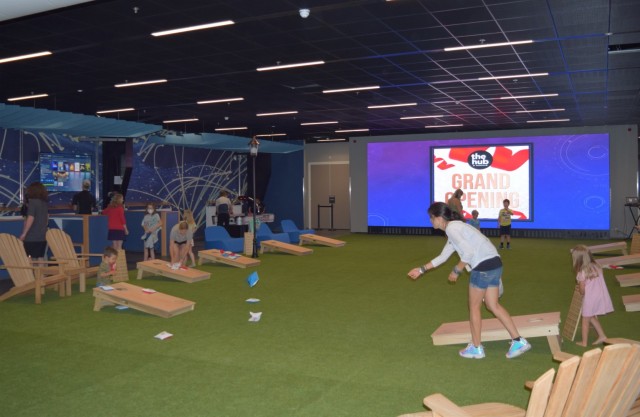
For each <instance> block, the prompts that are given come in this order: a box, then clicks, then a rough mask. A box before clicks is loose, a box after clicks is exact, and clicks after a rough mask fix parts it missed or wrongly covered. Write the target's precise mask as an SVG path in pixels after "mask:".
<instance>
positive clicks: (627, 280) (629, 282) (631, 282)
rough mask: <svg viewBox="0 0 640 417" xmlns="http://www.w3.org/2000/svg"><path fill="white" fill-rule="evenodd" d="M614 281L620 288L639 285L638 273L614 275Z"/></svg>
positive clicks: (639, 274) (639, 276)
mask: <svg viewBox="0 0 640 417" xmlns="http://www.w3.org/2000/svg"><path fill="white" fill-rule="evenodd" d="M616 280H617V281H618V282H619V283H620V286H621V287H635V286H636V285H640V273H637V274H624V275H616Z"/></svg>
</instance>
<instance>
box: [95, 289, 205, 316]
mask: <svg viewBox="0 0 640 417" xmlns="http://www.w3.org/2000/svg"><path fill="white" fill-rule="evenodd" d="M111 287H113V290H110V291H105V290H103V289H102V288H101V287H96V288H94V289H93V296H94V297H95V299H96V301H95V304H94V306H93V311H100V310H101V309H102V307H105V306H112V305H122V306H127V307H130V308H133V309H135V310H139V311H144V312H145V313H149V314H153V315H155V316H159V317H164V318H169V317H173V316H177V315H178V314H182V313H186V312H187V311H192V310H193V309H194V308H195V305H196V303H195V302H194V301H189V300H185V299H183V298H178V297H174V296H172V295H168V294H163V293H161V292H154V293H146V292H144V291H143V288H142V287H138V286H136V285H131V284H129V283H127V282H118V283H116V284H113V285H111Z"/></svg>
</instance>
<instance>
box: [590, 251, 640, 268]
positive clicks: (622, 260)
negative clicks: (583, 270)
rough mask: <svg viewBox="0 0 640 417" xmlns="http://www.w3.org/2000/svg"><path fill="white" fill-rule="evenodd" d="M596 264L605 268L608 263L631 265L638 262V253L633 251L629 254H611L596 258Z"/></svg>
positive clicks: (639, 256)
mask: <svg viewBox="0 0 640 417" xmlns="http://www.w3.org/2000/svg"><path fill="white" fill-rule="evenodd" d="M596 262H597V263H598V265H600V266H601V267H603V268H606V267H607V266H609V265H618V266H620V265H633V264H640V253H633V254H631V255H623V256H613V257H611V258H600V259H596Z"/></svg>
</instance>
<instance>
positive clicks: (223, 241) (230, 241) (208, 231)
mask: <svg viewBox="0 0 640 417" xmlns="http://www.w3.org/2000/svg"><path fill="white" fill-rule="evenodd" d="M204 248H205V249H221V250H225V251H230V252H237V253H242V252H243V251H244V238H242V237H231V236H229V232H227V229H225V228H224V227H222V226H209V227H207V228H205V229H204Z"/></svg>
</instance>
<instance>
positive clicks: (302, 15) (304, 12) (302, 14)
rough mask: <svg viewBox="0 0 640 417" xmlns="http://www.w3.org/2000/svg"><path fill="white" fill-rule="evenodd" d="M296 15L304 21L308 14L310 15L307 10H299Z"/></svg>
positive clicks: (309, 11)
mask: <svg viewBox="0 0 640 417" xmlns="http://www.w3.org/2000/svg"><path fill="white" fill-rule="evenodd" d="M298 13H300V17H301V18H303V19H306V18H307V17H309V14H310V13H311V10H309V9H300V10H299V11H298Z"/></svg>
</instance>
